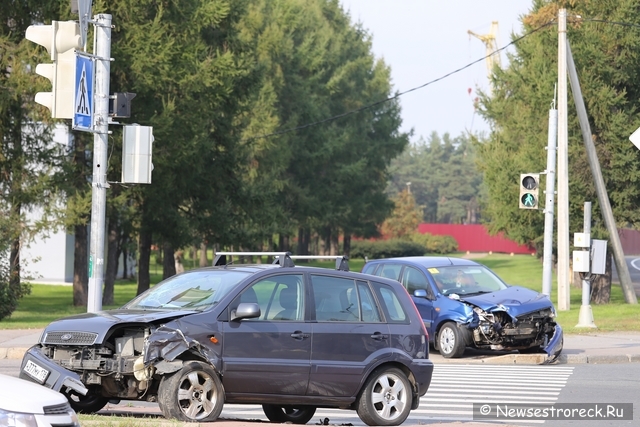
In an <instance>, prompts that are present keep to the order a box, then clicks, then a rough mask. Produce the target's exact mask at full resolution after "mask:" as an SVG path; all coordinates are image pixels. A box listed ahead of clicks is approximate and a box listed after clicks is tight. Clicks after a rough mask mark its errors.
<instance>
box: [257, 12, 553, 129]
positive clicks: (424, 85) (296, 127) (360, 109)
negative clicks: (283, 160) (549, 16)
mask: <svg viewBox="0 0 640 427" xmlns="http://www.w3.org/2000/svg"><path fill="white" fill-rule="evenodd" d="M554 23H555V20H551V21H549V22H546V23H544V24H542V25H540V26H539V27H537V28H534V29H533V30H531V31H529V32H527V33H525V34H523V35H521V36H520V37H517V38H515V39H513V40H512V41H511V42H509V43H508V44H506V45H504V46H502V47H501V48H499V49H497V50H495V51H493V52H492V53H490V54H489V55H485V56H483V57H482V58H479V59H477V60H475V61H473V62H470V63H468V64H466V65H464V66H462V67H460V68H458V69H456V70H453V71H451V72H449V73H447V74H444V75H442V76H440V77H438V78H435V79H433V80H430V81H428V82H426V83H424V84H422V85H420V86H416V87H413V88H411V89H407V90H405V91H403V92H398V93H396V94H395V95H393V96H390V97H388V98H385V99H381V100H380V101H376V102H373V103H371V104H367V105H364V106H362V107H360V108H356V109H355V110H350V111H347V112H344V113H341V114H338V115H335V116H332V117H327V118H326V119H322V120H318V121H315V122H311V123H306V124H304V125H300V126H295V127H292V128H288V129H283V130H279V131H276V132H272V133H268V134H264V135H258V136H253V137H250V138H246V139H244V141H245V142H246V141H252V140H255V139H264V138H270V137H272V136H278V135H283V134H285V133H290V132H295V131H299V130H302V129H306V128H309V127H313V126H317V125H320V124H323V123H327V122H332V121H334V120H338V119H341V118H343V117H346V116H350V115H352V114H356V113H359V112H361V111H364V110H368V109H369V108H373V107H375V106H376V105H380V104H383V103H385V102H389V101H393V100H394V99H397V98H399V97H401V96H403V95H406V94H408V93H411V92H415V91H417V90H419V89H422V88H425V87H427V86H430V85H432V84H434V83H437V82H439V81H440V80H444V79H446V78H447V77H450V76H452V75H454V74H457V73H459V72H461V71H463V70H466V69H467V68H469V67H471V66H473V65H475V64H477V63H478V62H482V61H484V60H486V59H487V58H488V57H490V56H493V55H495V54H499V53H500V52H502V51H503V50H505V49H507V48H508V47H509V46H512V45H514V44H516V43H518V42H520V41H521V40H522V39H524V38H526V37H529V36H530V35H532V34H534V33H536V32H538V31H540V30H542V29H543V28H546V27H548V26H549V25H552V24H554Z"/></svg>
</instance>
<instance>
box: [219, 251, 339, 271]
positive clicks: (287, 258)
mask: <svg viewBox="0 0 640 427" xmlns="http://www.w3.org/2000/svg"><path fill="white" fill-rule="evenodd" d="M227 256H273V257H275V260H274V261H273V264H279V265H280V266H282V267H295V264H294V263H293V260H296V259H305V260H309V259H335V260H336V270H342V271H349V257H347V256H345V255H291V252H216V256H215V258H214V259H213V265H214V266H218V265H228V264H229V261H227Z"/></svg>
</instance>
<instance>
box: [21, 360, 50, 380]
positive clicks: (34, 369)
mask: <svg viewBox="0 0 640 427" xmlns="http://www.w3.org/2000/svg"><path fill="white" fill-rule="evenodd" d="M22 370H23V371H25V372H26V373H27V374H28V375H29V376H30V377H33V378H35V379H36V380H38V382H40V383H41V384H44V381H45V380H46V379H47V375H49V371H48V370H47V369H45V368H43V367H42V366H40V365H38V364H36V363H33V362H32V361H31V360H28V361H27V364H26V365H24V368H23V369H22Z"/></svg>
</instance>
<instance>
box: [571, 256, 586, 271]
mask: <svg viewBox="0 0 640 427" xmlns="http://www.w3.org/2000/svg"><path fill="white" fill-rule="evenodd" d="M573 271H575V272H578V273H588V272H589V251H573Z"/></svg>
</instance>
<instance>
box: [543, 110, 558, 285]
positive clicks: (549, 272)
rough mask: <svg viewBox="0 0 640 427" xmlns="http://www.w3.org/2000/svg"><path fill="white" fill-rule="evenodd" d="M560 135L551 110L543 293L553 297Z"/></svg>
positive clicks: (556, 116) (545, 209) (556, 119)
mask: <svg viewBox="0 0 640 427" xmlns="http://www.w3.org/2000/svg"><path fill="white" fill-rule="evenodd" d="M557 134H558V110H556V109H555V99H554V100H553V106H552V107H551V109H550V110H549V135H548V138H547V171H546V173H547V188H546V190H545V192H544V195H545V203H544V251H543V257H542V293H543V294H545V295H547V296H550V295H551V282H552V280H553V216H554V207H553V204H554V202H555V194H554V192H555V183H556V136H557Z"/></svg>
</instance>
